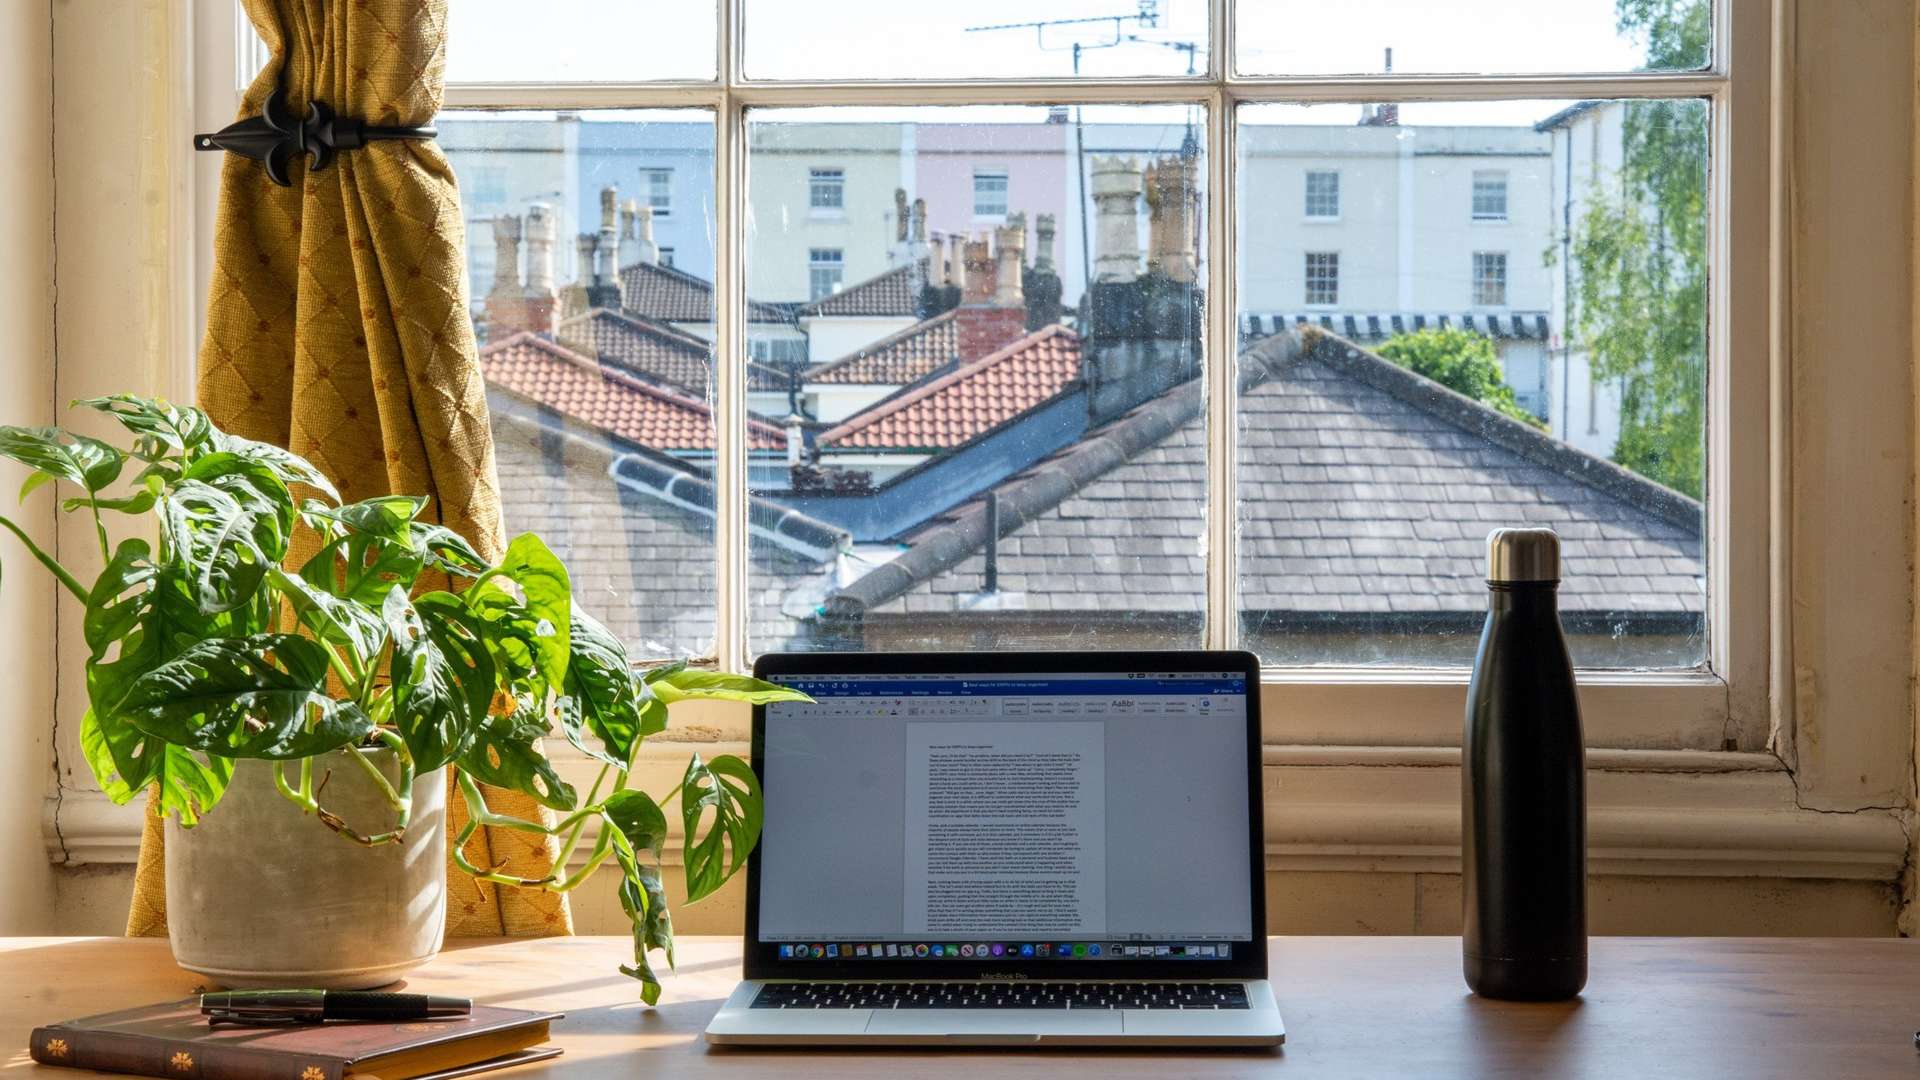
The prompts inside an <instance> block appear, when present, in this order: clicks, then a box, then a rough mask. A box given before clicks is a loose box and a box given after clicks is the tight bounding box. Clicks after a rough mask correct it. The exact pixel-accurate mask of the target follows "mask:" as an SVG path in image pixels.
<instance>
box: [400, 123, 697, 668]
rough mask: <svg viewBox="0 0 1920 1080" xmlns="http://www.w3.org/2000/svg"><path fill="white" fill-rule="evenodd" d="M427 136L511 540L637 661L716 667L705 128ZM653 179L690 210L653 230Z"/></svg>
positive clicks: (546, 127) (656, 220)
mask: <svg viewBox="0 0 1920 1080" xmlns="http://www.w3.org/2000/svg"><path fill="white" fill-rule="evenodd" d="M438 124H439V127H440V145H441V146H442V147H443V148H444V149H445V150H446V153H447V157H448V159H449V160H450V161H452V163H453V168H454V173H455V175H456V176H457V177H458V179H459V181H460V187H461V193H462V198H463V202H464V210H465V214H466V219H467V252H468V254H467V268H468V274H469V279H470V281H471V285H472V288H471V294H472V297H473V319H474V327H475V330H476V331H477V332H478V334H479V337H480V341H481V351H480V366H481V370H482V372H483V373H484V374H485V376H486V379H487V400H488V404H489V406H490V408H491V410H492V417H493V432H494V450H495V455H496V457H497V460H498V464H499V470H500V485H501V496H502V499H503V501H504V503H505V516H506V525H507V530H508V531H509V533H519V532H536V533H539V534H540V535H541V536H542V537H543V538H545V540H546V541H547V543H548V544H550V545H551V546H552V547H553V549H554V551H555V552H556V553H557V554H559V556H560V557H561V558H562V559H564V560H565V561H566V563H567V566H568V569H569V570H570V571H571V572H572V575H573V588H574V595H575V597H576V598H577V599H578V600H579V602H580V603H581V604H582V606H583V607H585V608H586V610H587V611H589V612H590V613H591V614H593V615H594V616H595V617H596V618H598V619H600V620H601V621H602V622H604V623H606V624H607V626H608V627H609V628H611V629H612V630H613V631H614V632H615V633H617V634H619V635H620V636H621V638H622V640H624V641H626V642H627V646H628V648H629V649H630V650H631V651H632V654H633V655H634V657H635V658H636V659H645V658H661V657H669V656H687V657H692V656H706V655H711V654H712V652H713V638H714V602H713V582H714V565H715V560H714V539H713V507H714V501H713V494H712V485H711V483H710V479H709V478H710V476H711V472H712V462H713V445H714V443H713V439H714V425H713V413H712V392H713V391H712V385H713V379H712V357H711V350H710V347H709V345H708V342H709V341H710V340H711V339H712V337H713V314H712V300H711V294H712V288H711V286H710V285H709V284H708V282H709V280H710V278H711V274H712V272H713V246H712V243H711V242H710V240H709V235H710V230H711V222H710V220H709V219H708V214H709V213H710V210H711V206H712V201H713V121H712V116H711V114H710V113H707V112H705V111H696V110H686V111H669V112H652V113H637V112H584V113H566V114H561V115H555V114H552V113H475V112H451V113H442V114H441V115H440V118H439V120H438ZM661 173H667V174H668V175H670V176H672V177H673V178H674V181H675V182H677V183H678V184H679V185H681V187H680V188H679V191H678V193H677V194H678V195H679V197H680V198H681V199H682V201H683V205H684V206H685V207H687V210H688V212H685V213H681V214H676V215H674V216H672V217H660V216H656V215H655V214H654V213H653V205H652V204H651V202H650V201H651V200H652V199H653V198H654V197H655V193H656V191H657V189H656V188H655V186H654V180H653V178H654V177H656V176H658V175H660V174H661ZM476 179H480V180H483V181H484V182H481V183H476V182H475V180H476ZM674 254H677V255H678V261H679V263H680V268H679V269H677V270H676V269H674V268H673V267H672V263H673V262H674V259H673V257H672V256H673V255H674Z"/></svg>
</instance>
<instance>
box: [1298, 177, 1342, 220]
mask: <svg viewBox="0 0 1920 1080" xmlns="http://www.w3.org/2000/svg"><path fill="white" fill-rule="evenodd" d="M1315 177H1332V178H1333V212H1332V213H1321V214H1316V213H1314V200H1313V196H1314V190H1313V181H1314V178H1315ZM1300 191H1301V199H1300V202H1301V206H1300V216H1301V218H1302V219H1303V220H1305V221H1311V222H1315V223H1320V224H1324V223H1328V222H1335V221H1339V220H1340V199H1341V192H1340V170H1339V169H1308V170H1307V171H1306V173H1305V174H1304V175H1303V176H1302V178H1301V181H1300ZM1323 194H1324V193H1323Z"/></svg>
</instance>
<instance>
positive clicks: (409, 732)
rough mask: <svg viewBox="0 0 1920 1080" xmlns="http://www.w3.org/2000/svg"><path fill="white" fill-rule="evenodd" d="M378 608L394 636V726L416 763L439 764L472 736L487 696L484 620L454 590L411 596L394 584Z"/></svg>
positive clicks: (489, 661)
mask: <svg viewBox="0 0 1920 1080" xmlns="http://www.w3.org/2000/svg"><path fill="white" fill-rule="evenodd" d="M384 614H385V618H386V623H387V628H388V634H389V636H390V637H391V639H392V641H393V662H392V666H391V668H390V669H389V677H390V678H391V680H392V684H393V722H394V725H395V726H396V727H398V728H399V730H400V738H401V739H402V740H404V741H405V742H406V744H407V749H408V750H409V751H411V752H412V754H413V759H414V766H415V767H416V768H418V769H420V770H423V771H425V770H431V769H438V768H440V767H441V766H442V765H445V764H446V763H448V762H449V761H452V760H453V759H455V758H457V757H459V756H460V754H461V753H462V752H464V751H465V750H466V748H467V746H468V745H469V744H470V743H472V741H473V738H474V733H475V732H476V731H477V730H478V729H479V728H480V726H481V725H482V724H484V723H485V722H486V719H487V707H488V706H489V705H490V704H492V702H493V690H494V685H495V673H494V665H493V656H492V654H491V653H490V652H489V651H488V649H487V645H486V641H485V638H484V635H485V634H486V633H487V629H488V628H487V624H486V623H485V622H484V621H482V620H481V619H479V618H477V617H475V616H474V615H473V614H472V613H471V612H469V611H468V610H467V607H466V605H465V604H464V603H462V602H461V600H460V598H459V597H457V596H454V595H453V594H452V593H445V592H436V593H428V594H426V595H425V596H422V597H420V598H419V599H418V600H415V601H411V602H409V601H408V599H407V594H406V591H405V590H403V589H401V588H400V587H399V586H395V587H394V589H393V591H392V592H390V593H388V594H387V601H386V604H385V607H384Z"/></svg>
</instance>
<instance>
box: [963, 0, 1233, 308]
mask: <svg viewBox="0 0 1920 1080" xmlns="http://www.w3.org/2000/svg"><path fill="white" fill-rule="evenodd" d="M1161 2H1162V0H1134V10H1132V11H1130V12H1121V13H1118V14H1113V15H1085V16H1081V17H1079V18H1073V19H1036V20H1034V21H1032V22H1012V23H993V24H990V25H987V26H969V27H967V28H966V32H967V33H969V34H979V33H986V32H989V31H998V30H1031V31H1033V36H1034V43H1035V44H1036V45H1037V46H1038V47H1039V49H1040V51H1041V52H1071V53H1072V54H1073V74H1074V75H1075V76H1076V77H1077V76H1078V75H1079V74H1080V58H1081V56H1083V55H1084V54H1086V53H1089V52H1093V51H1095V50H1099V49H1115V48H1119V47H1120V46H1122V45H1157V46H1159V47H1161V48H1163V49H1173V50H1175V51H1177V52H1182V53H1185V54H1186V57H1187V74H1189V75H1192V74H1195V73H1196V67H1197V64H1198V60H1199V51H1200V47H1199V45H1198V44H1196V43H1194V42H1191V41H1162V40H1159V39H1157V38H1146V37H1141V36H1140V35H1139V34H1137V33H1134V32H1133V31H1135V30H1157V29H1159V27H1160V4H1161ZM1089 25H1093V26H1101V27H1105V28H1106V33H1105V35H1104V36H1103V37H1101V38H1098V39H1096V40H1093V41H1085V40H1081V39H1079V38H1076V39H1074V40H1073V41H1071V42H1069V43H1068V44H1066V45H1056V44H1049V39H1048V37H1047V31H1049V30H1054V31H1058V30H1059V29H1060V28H1061V27H1067V26H1089ZM1056 36H1057V35H1056ZM1080 113H1081V106H1079V105H1078V104H1076V105H1074V107H1073V146H1074V159H1075V161H1074V165H1075V167H1074V170H1073V171H1074V179H1075V181H1076V182H1077V186H1078V188H1079V193H1080V212H1079V214H1078V215H1077V216H1078V217H1079V218H1080V279H1081V281H1082V283H1083V284H1082V288H1083V289H1091V288H1092V287H1093V265H1092V254H1091V251H1090V247H1089V241H1088V239H1087V143H1086V128H1085V126H1084V125H1083V124H1082V122H1081V115H1080ZM1187 137H1188V140H1189V141H1191V139H1192V137H1193V123H1192V121H1191V120H1189V121H1188V124H1187ZM1084 317H1085V316H1084V313H1083V315H1082V318H1084Z"/></svg>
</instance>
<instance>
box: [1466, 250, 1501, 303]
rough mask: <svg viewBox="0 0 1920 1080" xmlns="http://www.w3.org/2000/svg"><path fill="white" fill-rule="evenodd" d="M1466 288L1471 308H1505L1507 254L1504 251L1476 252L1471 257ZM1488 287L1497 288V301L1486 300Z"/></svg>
mask: <svg viewBox="0 0 1920 1080" xmlns="http://www.w3.org/2000/svg"><path fill="white" fill-rule="evenodd" d="M1468 275H1469V277H1468V288H1469V289H1470V290H1471V299H1472V301H1473V302H1472V304H1471V306H1472V307H1477V308H1503V307H1506V306H1507V253H1506V252H1504V251H1476V252H1474V253H1473V255H1472V263H1471V267H1470V269H1469V271H1468ZM1489 286H1495V287H1497V288H1498V289H1499V290H1500V292H1499V296H1500V298H1499V299H1498V300H1489V299H1487V295H1488V294H1487V292H1486V291H1485V290H1486V289H1487V288H1488V287H1489Z"/></svg>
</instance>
